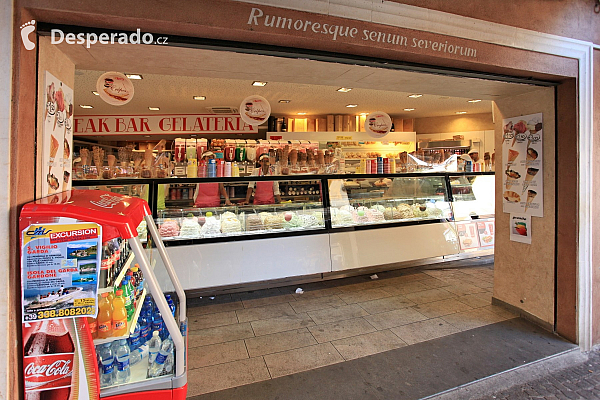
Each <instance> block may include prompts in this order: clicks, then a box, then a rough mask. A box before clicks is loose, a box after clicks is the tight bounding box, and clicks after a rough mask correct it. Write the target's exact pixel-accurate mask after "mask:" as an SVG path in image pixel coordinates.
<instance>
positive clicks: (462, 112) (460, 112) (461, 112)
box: [456, 111, 467, 114]
mask: <svg viewBox="0 0 600 400" xmlns="http://www.w3.org/2000/svg"><path fill="white" fill-rule="evenodd" d="M466 113H467V112H466V111H457V112H456V114H466Z"/></svg>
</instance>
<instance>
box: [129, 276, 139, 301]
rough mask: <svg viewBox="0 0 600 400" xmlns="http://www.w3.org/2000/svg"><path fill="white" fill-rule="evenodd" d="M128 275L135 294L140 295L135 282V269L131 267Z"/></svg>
mask: <svg viewBox="0 0 600 400" xmlns="http://www.w3.org/2000/svg"><path fill="white" fill-rule="evenodd" d="M127 277H128V278H129V283H130V284H131V287H132V288H133V296H134V297H137V296H138V293H137V284H136V282H135V278H134V276H133V271H132V270H131V269H129V271H127Z"/></svg>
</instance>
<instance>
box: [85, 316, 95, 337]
mask: <svg viewBox="0 0 600 400" xmlns="http://www.w3.org/2000/svg"><path fill="white" fill-rule="evenodd" d="M87 323H88V326H89V327H90V333H91V334H92V339H96V338H97V337H98V321H96V319H95V318H92V317H87Z"/></svg>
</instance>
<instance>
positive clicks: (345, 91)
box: [337, 87, 352, 93]
mask: <svg viewBox="0 0 600 400" xmlns="http://www.w3.org/2000/svg"><path fill="white" fill-rule="evenodd" d="M351 90H352V88H348V87H341V88H339V89H338V90H337V91H338V92H342V93H348V92H349V91H351Z"/></svg>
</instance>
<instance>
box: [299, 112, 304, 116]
mask: <svg viewBox="0 0 600 400" xmlns="http://www.w3.org/2000/svg"><path fill="white" fill-rule="evenodd" d="M298 115H306V113H305V112H299V113H298Z"/></svg>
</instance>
